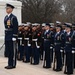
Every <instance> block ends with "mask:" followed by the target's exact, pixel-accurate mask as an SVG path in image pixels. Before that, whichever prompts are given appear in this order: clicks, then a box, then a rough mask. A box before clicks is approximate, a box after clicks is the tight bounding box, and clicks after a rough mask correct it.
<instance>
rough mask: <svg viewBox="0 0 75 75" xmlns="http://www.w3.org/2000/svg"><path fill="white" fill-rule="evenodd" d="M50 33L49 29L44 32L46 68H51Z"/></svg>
mask: <svg viewBox="0 0 75 75" xmlns="http://www.w3.org/2000/svg"><path fill="white" fill-rule="evenodd" d="M51 39H52V33H51V31H50V30H48V31H45V33H44V50H45V61H46V66H45V65H44V67H46V68H51V57H50V46H51Z"/></svg>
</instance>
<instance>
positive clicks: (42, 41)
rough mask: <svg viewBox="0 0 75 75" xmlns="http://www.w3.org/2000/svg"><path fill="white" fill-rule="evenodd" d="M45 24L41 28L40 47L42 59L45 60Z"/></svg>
mask: <svg viewBox="0 0 75 75" xmlns="http://www.w3.org/2000/svg"><path fill="white" fill-rule="evenodd" d="M45 25H46V24H45V23H43V24H42V28H41V46H40V59H41V60H43V52H44V32H45Z"/></svg>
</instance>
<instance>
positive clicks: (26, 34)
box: [24, 24, 31, 63]
mask: <svg viewBox="0 0 75 75" xmlns="http://www.w3.org/2000/svg"><path fill="white" fill-rule="evenodd" d="M29 34H30V33H29V24H26V27H25V32H24V55H25V61H24V62H25V63H29V62H30V50H31V44H30V42H29V41H30V35H29Z"/></svg>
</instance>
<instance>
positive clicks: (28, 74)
mask: <svg viewBox="0 0 75 75" xmlns="http://www.w3.org/2000/svg"><path fill="white" fill-rule="evenodd" d="M6 65H7V58H3V57H0V75H64V74H63V72H59V73H58V72H54V71H52V69H43V68H42V63H41V62H40V65H37V66H34V65H30V64H27V63H23V62H20V61H19V62H17V67H16V69H12V70H6V69H4V67H5V66H6ZM74 75H75V73H74Z"/></svg>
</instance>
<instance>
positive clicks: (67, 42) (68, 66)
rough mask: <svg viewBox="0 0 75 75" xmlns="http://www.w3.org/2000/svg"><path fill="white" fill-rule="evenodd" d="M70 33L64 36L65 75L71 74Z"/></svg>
mask: <svg viewBox="0 0 75 75" xmlns="http://www.w3.org/2000/svg"><path fill="white" fill-rule="evenodd" d="M72 34H73V33H72V31H70V33H69V34H68V33H66V35H65V53H66V58H65V60H66V62H65V64H66V70H67V74H72V73H73V54H72Z"/></svg>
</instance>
